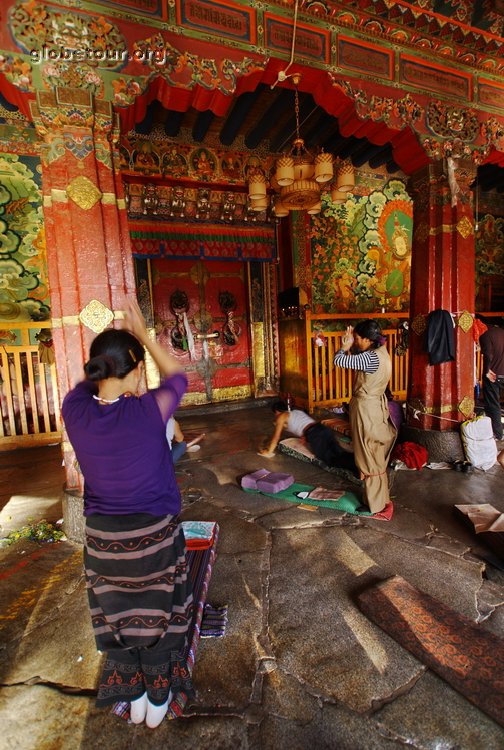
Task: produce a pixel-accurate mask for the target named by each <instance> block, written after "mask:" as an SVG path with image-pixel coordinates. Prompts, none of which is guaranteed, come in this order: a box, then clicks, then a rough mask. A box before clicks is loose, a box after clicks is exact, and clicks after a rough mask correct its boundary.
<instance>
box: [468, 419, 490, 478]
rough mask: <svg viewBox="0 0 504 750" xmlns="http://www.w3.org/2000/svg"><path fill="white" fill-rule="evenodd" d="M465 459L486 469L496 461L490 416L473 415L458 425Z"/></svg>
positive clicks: (477, 466)
mask: <svg viewBox="0 0 504 750" xmlns="http://www.w3.org/2000/svg"><path fill="white" fill-rule="evenodd" d="M460 433H461V437H462V445H463V446H464V453H465V457H466V459H467V460H468V461H469V462H470V463H471V464H472V465H473V466H475V467H476V468H477V469H483V471H488V470H489V469H491V468H492V466H494V465H495V463H496V461H497V444H496V442H495V439H494V436H493V428H492V420H491V419H490V417H484V416H481V417H475V418H474V419H468V420H467V421H466V422H462V424H461V425H460Z"/></svg>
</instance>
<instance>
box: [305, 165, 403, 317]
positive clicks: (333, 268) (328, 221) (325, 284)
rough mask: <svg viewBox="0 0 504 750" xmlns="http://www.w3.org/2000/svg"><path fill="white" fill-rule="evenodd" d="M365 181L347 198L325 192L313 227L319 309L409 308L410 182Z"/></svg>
mask: <svg viewBox="0 0 504 750" xmlns="http://www.w3.org/2000/svg"><path fill="white" fill-rule="evenodd" d="M374 182H375V186H373V184H367V185H366V183H365V182H364V183H360V184H358V187H357V189H356V190H355V192H354V194H348V199H347V200H346V202H345V203H343V204H334V203H332V201H331V198H330V195H329V194H326V195H325V196H324V198H323V202H322V211H321V213H320V214H319V215H318V216H316V217H314V218H313V221H312V228H311V251H312V285H313V286H312V306H313V311H314V312H320V313H343V312H362V313H369V312H371V313H372V312H379V311H380V310H381V309H382V308H384V310H386V311H397V312H401V311H407V310H408V308H409V291H410V267H411V240H412V229H413V204H412V201H411V198H410V196H409V195H408V193H407V192H406V186H405V183H404V182H403V181H402V180H400V179H397V178H396V179H390V180H388V181H386V182H385V183H383V182H382V183H381V185H380V186H376V181H374Z"/></svg>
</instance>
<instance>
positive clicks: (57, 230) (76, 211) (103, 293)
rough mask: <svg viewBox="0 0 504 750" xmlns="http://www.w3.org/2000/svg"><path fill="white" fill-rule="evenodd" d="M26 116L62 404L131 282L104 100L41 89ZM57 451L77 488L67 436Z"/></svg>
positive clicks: (77, 92)
mask: <svg viewBox="0 0 504 750" xmlns="http://www.w3.org/2000/svg"><path fill="white" fill-rule="evenodd" d="M32 116H33V120H34V122H35V126H36V128H37V131H38V133H39V134H40V136H41V137H42V139H43V141H44V146H43V148H42V189H43V205H44V220H45V230H46V245H47V265H48V275H49V287H50V297H51V316H52V324H53V341H54V348H55V355H56V368H57V375H58V389H59V395H60V401H62V400H63V398H64V396H65V394H66V393H67V391H68V390H69V389H70V388H72V387H73V386H74V385H75V383H77V382H78V381H79V380H81V379H82V378H83V375H84V373H83V365H84V362H85V360H86V358H87V356H88V352H89V345H90V343H91V341H92V339H93V338H94V337H95V336H96V334H97V333H99V332H100V331H101V330H103V329H104V328H106V327H108V326H110V325H111V324H112V323H113V321H114V319H116V318H117V317H120V314H119V311H121V310H123V309H124V299H125V297H126V296H127V295H132V294H134V290H135V281H134V272H133V262H132V257H131V248H130V243H129V234H128V229H127V216H126V206H125V202H124V195H123V193H122V183H121V179H120V175H119V173H118V169H117V162H116V161H115V159H116V156H115V153H114V146H113V138H114V135H115V134H114V127H113V125H114V123H113V112H112V108H111V105H110V103H109V102H106V101H103V100H95V99H94V97H93V96H92V95H91V94H89V93H88V92H86V91H84V90H82V89H56V90H53V91H41V92H38V97H37V102H36V103H32ZM90 303H91V304H90ZM63 454H64V458H65V467H66V478H67V489H69V490H75V489H77V490H78V489H82V488H81V476H80V474H79V472H78V471H77V470H76V467H75V457H74V453H73V450H72V447H71V445H70V443H69V442H68V441H67V440H66V439H64V442H63Z"/></svg>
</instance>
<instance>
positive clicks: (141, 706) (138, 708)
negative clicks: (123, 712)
mask: <svg viewBox="0 0 504 750" xmlns="http://www.w3.org/2000/svg"><path fill="white" fill-rule="evenodd" d="M147 702H148V701H147V693H144V694H143V695H141V696H140V698H137V699H136V700H134V701H131V703H130V719H131V721H132V723H133V724H141V723H142V721H143V720H144V719H145V715H146V713H147Z"/></svg>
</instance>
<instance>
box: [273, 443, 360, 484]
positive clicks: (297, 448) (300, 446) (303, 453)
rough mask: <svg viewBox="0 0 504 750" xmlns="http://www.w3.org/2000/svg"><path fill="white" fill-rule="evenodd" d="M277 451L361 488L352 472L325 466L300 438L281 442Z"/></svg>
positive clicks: (358, 480)
mask: <svg viewBox="0 0 504 750" xmlns="http://www.w3.org/2000/svg"><path fill="white" fill-rule="evenodd" d="M278 450H279V451H280V452H281V453H284V454H285V455H286V456H291V457H292V458H298V459H299V460H300V461H305V462H307V463H310V464H315V466H318V467H319V468H321V469H324V471H328V472H330V473H331V474H337V475H338V476H340V477H342V478H344V479H348V481H349V482H352V484H355V485H356V486H358V487H362V480H361V479H358V478H357V477H356V476H355V474H353V472H351V471H348V470H347V469H339V468H337V467H336V466H327V464H325V463H324V462H323V461H321V460H320V459H319V458H317V457H316V456H314V455H313V453H312V452H311V450H310V449H309V448H308V446H307V445H306V443H305V442H304V440H301V438H294V437H293V438H285V439H284V440H281V441H280V442H279V444H278Z"/></svg>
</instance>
